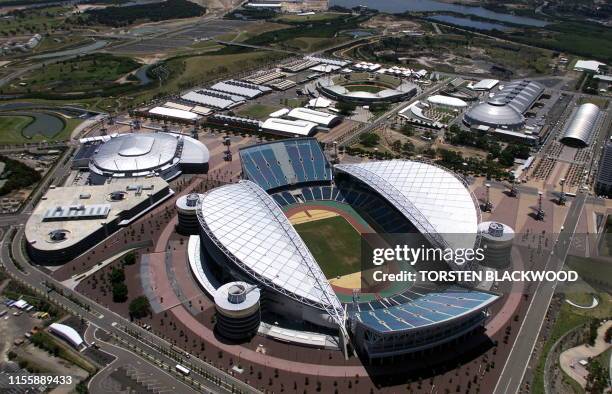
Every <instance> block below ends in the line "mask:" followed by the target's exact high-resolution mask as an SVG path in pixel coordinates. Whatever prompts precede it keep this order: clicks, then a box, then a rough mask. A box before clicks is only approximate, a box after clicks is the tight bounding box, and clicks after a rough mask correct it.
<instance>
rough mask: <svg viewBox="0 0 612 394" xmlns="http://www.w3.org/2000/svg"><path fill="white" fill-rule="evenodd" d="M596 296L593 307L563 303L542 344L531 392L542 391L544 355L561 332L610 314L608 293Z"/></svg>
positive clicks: (563, 332) (540, 393)
mask: <svg viewBox="0 0 612 394" xmlns="http://www.w3.org/2000/svg"><path fill="white" fill-rule="evenodd" d="M597 297H598V298H599V305H598V306H597V307H596V308H593V309H578V308H575V307H573V306H571V305H569V304H568V303H567V302H564V303H563V306H562V307H561V311H560V312H559V315H558V316H557V320H556V322H555V325H554V326H553V328H552V331H551V333H550V335H549V336H548V338H547V341H546V343H545V344H544V349H543V351H542V355H541V356H540V360H538V366H537V367H536V370H535V371H534V379H533V383H532V385H531V393H532V394H543V393H544V363H545V362H546V355H547V354H548V352H549V351H550V348H551V347H552V345H553V344H554V343H555V342H556V341H557V340H558V339H559V338H561V336H563V334H565V333H566V332H568V331H570V330H571V329H573V328H574V327H577V326H579V325H581V324H584V323H587V322H588V321H590V320H591V319H592V318H605V317H609V316H610V315H611V314H612V302H611V301H612V297H611V296H610V294H608V293H603V292H600V293H597ZM573 298H574V299H579V298H580V297H577V296H576V295H574V296H573ZM589 303H590V302H589Z"/></svg>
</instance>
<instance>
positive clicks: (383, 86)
mask: <svg viewBox="0 0 612 394" xmlns="http://www.w3.org/2000/svg"><path fill="white" fill-rule="evenodd" d="M316 86H317V89H318V90H319V92H320V93H321V94H322V95H324V96H326V97H328V98H331V99H333V100H337V101H345V102H352V103H358V104H374V103H383V102H384V103H391V102H397V101H403V100H406V99H408V98H410V97H412V96H414V95H416V93H417V86H416V85H415V84H413V83H412V82H407V81H404V80H402V79H401V78H398V77H395V76H391V75H385V74H372V73H368V72H354V73H350V74H346V75H334V76H326V77H322V78H319V79H318V80H317V82H316Z"/></svg>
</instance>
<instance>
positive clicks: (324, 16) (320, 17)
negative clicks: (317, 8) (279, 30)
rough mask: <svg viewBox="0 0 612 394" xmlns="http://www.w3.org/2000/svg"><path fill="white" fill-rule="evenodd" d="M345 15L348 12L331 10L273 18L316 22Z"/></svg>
mask: <svg viewBox="0 0 612 394" xmlns="http://www.w3.org/2000/svg"><path fill="white" fill-rule="evenodd" d="M345 16H350V15H349V14H341V13H333V12H322V13H317V14H314V15H297V14H295V15H283V16H281V17H280V18H277V19H275V20H276V21H278V22H288V23H291V22H316V21H329V20H333V19H337V18H341V17H345Z"/></svg>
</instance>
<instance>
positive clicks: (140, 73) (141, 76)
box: [134, 64, 152, 86]
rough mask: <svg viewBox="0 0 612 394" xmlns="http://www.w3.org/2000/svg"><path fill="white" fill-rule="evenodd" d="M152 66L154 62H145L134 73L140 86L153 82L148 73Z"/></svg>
mask: <svg viewBox="0 0 612 394" xmlns="http://www.w3.org/2000/svg"><path fill="white" fill-rule="evenodd" d="M151 66H152V64H145V65H144V66H142V67H140V68H139V69H138V70H136V72H135V73H134V75H135V76H136V78H138V81H139V83H140V86H144V85H146V84H148V83H150V82H151V78H149V76H148V75H147V71H149V69H150V68H151Z"/></svg>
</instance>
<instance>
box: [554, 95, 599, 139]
mask: <svg viewBox="0 0 612 394" xmlns="http://www.w3.org/2000/svg"><path fill="white" fill-rule="evenodd" d="M598 119H599V107H598V106H596V105H595V104H592V103H584V104H582V105H581V106H580V107H578V108H576V109H574V112H572V116H571V117H570V119H569V120H568V121H567V123H566V126H565V130H564V131H563V136H562V137H561V142H563V143H565V144H567V145H576V146H581V147H585V146H588V145H589V144H590V143H591V140H592V139H593V136H594V134H595V130H596V126H597V120H598Z"/></svg>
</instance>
